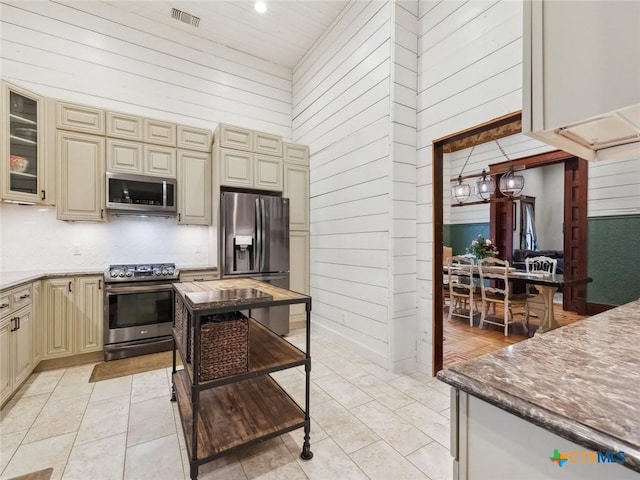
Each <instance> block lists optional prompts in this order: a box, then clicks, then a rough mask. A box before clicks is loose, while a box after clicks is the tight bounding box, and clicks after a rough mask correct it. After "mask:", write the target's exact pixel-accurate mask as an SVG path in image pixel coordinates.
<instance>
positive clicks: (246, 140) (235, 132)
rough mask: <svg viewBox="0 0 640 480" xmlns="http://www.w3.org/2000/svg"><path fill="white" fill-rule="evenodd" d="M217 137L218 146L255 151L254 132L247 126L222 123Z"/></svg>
mask: <svg viewBox="0 0 640 480" xmlns="http://www.w3.org/2000/svg"><path fill="white" fill-rule="evenodd" d="M217 137H218V138H217V142H218V146H219V147H221V148H233V149H235V150H245V151H247V152H251V151H253V132H252V131H251V130H247V129H246V128H240V127H234V126H231V125H220V126H219V127H218V136H217Z"/></svg>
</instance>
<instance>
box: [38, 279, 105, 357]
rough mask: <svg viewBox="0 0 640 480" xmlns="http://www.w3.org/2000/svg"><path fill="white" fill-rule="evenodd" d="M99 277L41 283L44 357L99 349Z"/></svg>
mask: <svg viewBox="0 0 640 480" xmlns="http://www.w3.org/2000/svg"><path fill="white" fill-rule="evenodd" d="M102 282H103V280H102V276H83V277H78V278H72V277H68V278H54V279H48V280H45V281H44V282H43V302H42V307H43V318H44V351H43V358H44V359H50V358H59V357H67V356H70V355H76V354H81V353H89V352H96V351H100V350H102V345H103V342H102V328H103V309H102V305H103V292H102V287H103V283H102Z"/></svg>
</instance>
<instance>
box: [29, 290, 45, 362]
mask: <svg viewBox="0 0 640 480" xmlns="http://www.w3.org/2000/svg"><path fill="white" fill-rule="evenodd" d="M31 287H32V289H33V303H32V304H31V311H32V314H33V368H35V367H36V365H38V363H40V360H42V347H43V343H42V330H43V328H42V327H43V324H42V303H40V302H41V301H42V296H41V295H40V291H41V283H40V280H38V281H37V282H33V284H32V286H31Z"/></svg>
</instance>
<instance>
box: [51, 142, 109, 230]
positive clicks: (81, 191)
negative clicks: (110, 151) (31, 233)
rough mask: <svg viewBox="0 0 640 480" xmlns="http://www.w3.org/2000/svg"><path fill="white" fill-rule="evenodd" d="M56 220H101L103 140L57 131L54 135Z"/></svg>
mask: <svg viewBox="0 0 640 480" xmlns="http://www.w3.org/2000/svg"><path fill="white" fill-rule="evenodd" d="M56 159H57V163H58V185H57V192H56V193H57V195H58V201H57V203H56V205H57V213H58V219H59V220H88V221H94V222H103V221H105V211H104V208H105V193H104V189H105V180H104V179H105V176H104V175H105V139H104V137H98V136H95V135H87V134H83V133H72V132H63V131H59V132H58V134H57V138H56Z"/></svg>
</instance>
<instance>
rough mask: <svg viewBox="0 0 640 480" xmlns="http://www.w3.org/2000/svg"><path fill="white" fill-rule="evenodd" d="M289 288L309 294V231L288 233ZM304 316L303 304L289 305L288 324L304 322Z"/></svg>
mask: <svg viewBox="0 0 640 480" xmlns="http://www.w3.org/2000/svg"><path fill="white" fill-rule="evenodd" d="M289 290H293V291H294V292H298V293H304V294H305V295H308V294H309V232H296V231H291V232H290V234H289ZM306 318H307V317H306V310H305V306H304V304H303V305H290V306H289V325H290V326H294V323H295V324H297V323H298V322H305V321H306ZM294 328H295V326H294Z"/></svg>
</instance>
